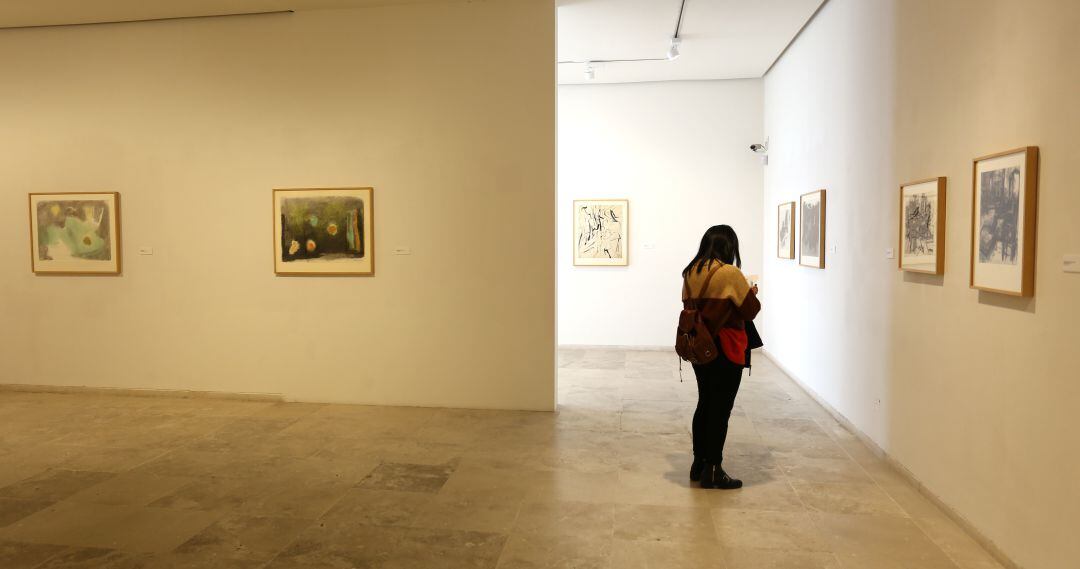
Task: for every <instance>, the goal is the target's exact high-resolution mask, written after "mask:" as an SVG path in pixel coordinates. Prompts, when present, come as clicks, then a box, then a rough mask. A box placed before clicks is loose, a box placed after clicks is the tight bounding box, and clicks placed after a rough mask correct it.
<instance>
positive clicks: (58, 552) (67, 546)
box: [17, 542, 76, 569]
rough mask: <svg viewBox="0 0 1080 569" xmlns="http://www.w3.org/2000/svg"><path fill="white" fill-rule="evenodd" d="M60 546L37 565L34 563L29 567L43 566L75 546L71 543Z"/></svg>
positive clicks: (32, 568)
mask: <svg viewBox="0 0 1080 569" xmlns="http://www.w3.org/2000/svg"><path fill="white" fill-rule="evenodd" d="M17 543H29V542H17ZM48 545H57V544H48ZM60 547H62V549H60V550H59V551H57V552H56V553H54V554H52V555H50V556H48V557H47V558H45V559H43V560H41V562H40V563H38V564H37V565H34V566H32V567H30V569H38V567H45V565H46V564H47V563H49V562H50V561H52V560H53V559H56V558H57V557H60V556H61V555H64V554H65V553H68V552H69V551H71V550H72V549H76V547H75V546H72V545H62V546H60Z"/></svg>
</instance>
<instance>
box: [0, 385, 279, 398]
mask: <svg viewBox="0 0 1080 569" xmlns="http://www.w3.org/2000/svg"><path fill="white" fill-rule="evenodd" d="M5 391H7V392H21V393H51V394H60V395H64V394H69V395H70V394H79V395H115V396H120V397H150V398H154V397H159V398H171V399H225V400H230V401H259V402H269V403H281V402H284V401H285V397H284V396H283V395H281V394H279V393H233V392H228V391H191V390H186V389H140V388H130V387H87V386H80V385H31V384H23V383H0V392H5Z"/></svg>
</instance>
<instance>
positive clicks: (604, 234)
mask: <svg viewBox="0 0 1080 569" xmlns="http://www.w3.org/2000/svg"><path fill="white" fill-rule="evenodd" d="M628 216H629V204H628V203H627V201H626V200H610V201H601V200H580V201H576V202H574V264H575V265H625V264H627V254H626V253H627V241H628V227H629V225H628V221H629V219H628Z"/></svg>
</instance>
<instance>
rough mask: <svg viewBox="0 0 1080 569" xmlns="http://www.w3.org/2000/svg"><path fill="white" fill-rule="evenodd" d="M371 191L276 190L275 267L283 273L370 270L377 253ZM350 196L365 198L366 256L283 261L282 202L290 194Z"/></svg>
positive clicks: (359, 271) (318, 196)
mask: <svg viewBox="0 0 1080 569" xmlns="http://www.w3.org/2000/svg"><path fill="white" fill-rule="evenodd" d="M371 194H372V191H371V190H370V189H366V188H356V189H346V188H342V189H326V190H275V191H274V271H275V272H278V273H283V274H303V273H309V274H319V273H335V272H340V273H342V274H348V273H371V272H372V261H373V259H374V257H375V241H374V221H375V220H374V217H375V212H374V210H373V209H372V207H371ZM321 197H351V198H360V200H361V201H363V202H364V244H365V245H364V256H363V257H361V258H359V259H297V260H293V261H289V262H288V263H286V262H285V261H282V260H281V258H282V256H283V253H284V251H282V250H281V247H282V243H281V202H282V201H283V200H286V199H289V198H321Z"/></svg>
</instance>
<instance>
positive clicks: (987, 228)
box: [971, 146, 1039, 297]
mask: <svg viewBox="0 0 1080 569" xmlns="http://www.w3.org/2000/svg"><path fill="white" fill-rule="evenodd" d="M973 170H974V172H973V174H974V175H973V176H972V181H973V182H974V183H973V184H972V192H971V198H972V202H973V206H974V207H973V208H972V211H971V213H972V216H971V288H975V289H979V290H982V291H986V292H993V293H998V294H1008V295H1013V296H1023V297H1031V296H1034V295H1035V258H1036V255H1035V245H1036V243H1035V236H1036V235H1037V233H1038V228H1037V227H1036V224H1037V223H1038V219H1037V215H1036V212H1037V211H1038V203H1039V147H1038V146H1025V147H1023V148H1017V149H1015V150H1009V151H1006V152H999V153H997V154H992V155H989V156H983V157H982V158H976V159H975V160H974V163H973Z"/></svg>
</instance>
